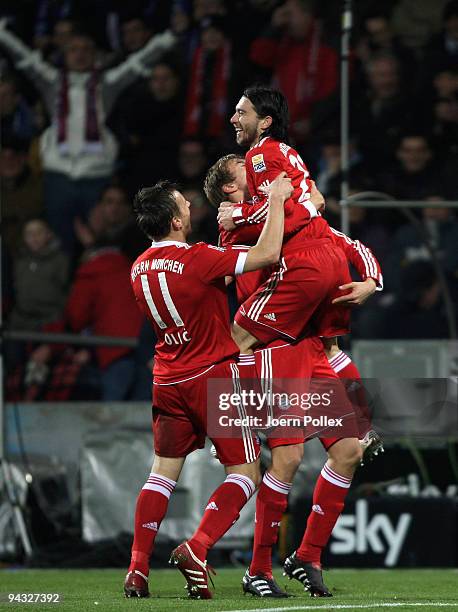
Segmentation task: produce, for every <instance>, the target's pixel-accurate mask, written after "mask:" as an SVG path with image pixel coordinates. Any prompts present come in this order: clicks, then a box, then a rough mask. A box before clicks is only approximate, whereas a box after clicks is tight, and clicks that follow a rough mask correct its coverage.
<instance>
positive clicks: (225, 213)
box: [217, 202, 235, 232]
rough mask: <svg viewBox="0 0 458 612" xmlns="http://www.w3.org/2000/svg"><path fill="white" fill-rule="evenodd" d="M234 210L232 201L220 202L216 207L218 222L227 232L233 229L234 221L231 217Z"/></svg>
mask: <svg viewBox="0 0 458 612" xmlns="http://www.w3.org/2000/svg"><path fill="white" fill-rule="evenodd" d="M233 211H234V205H233V204H232V202H221V204H220V205H219V208H218V217H217V219H218V223H219V224H220V225H221V227H222V228H223V229H225V230H226V231H227V232H230V231H232V230H233V229H235V223H234V221H233V219H232V213H233Z"/></svg>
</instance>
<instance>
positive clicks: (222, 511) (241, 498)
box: [188, 474, 256, 561]
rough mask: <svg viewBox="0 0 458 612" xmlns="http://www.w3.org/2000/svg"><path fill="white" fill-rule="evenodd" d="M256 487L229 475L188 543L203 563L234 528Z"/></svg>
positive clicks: (240, 478) (250, 481) (238, 475)
mask: <svg viewBox="0 0 458 612" xmlns="http://www.w3.org/2000/svg"><path fill="white" fill-rule="evenodd" d="M255 490H256V487H255V484H254V482H253V481H252V480H250V478H247V477H246V476H242V475H241V474H229V476H228V477H227V478H226V480H225V481H224V482H223V484H221V485H220V486H219V487H218V488H217V489H216V491H214V493H213V495H212V496H211V497H210V499H209V500H208V503H207V507H206V508H205V512H204V515H203V517H202V520H201V521H200V525H199V527H198V528H197V529H196V531H195V533H194V535H193V536H192V538H191V539H190V540H189V541H188V544H189V546H190V547H191V549H192V551H193V553H194V554H195V555H196V556H197V557H198V558H199V559H200V560H201V561H204V560H205V559H206V557H207V552H208V550H209V549H210V548H211V547H212V546H213V545H214V544H215V542H217V541H218V540H219V539H220V538H222V537H223V535H224V534H225V533H226V531H228V530H229V529H230V527H232V525H233V524H234V523H235V522H236V521H237V519H238V518H239V512H240V510H241V509H242V508H243V506H244V505H245V504H246V503H247V501H248V500H249V499H250V497H251V496H252V495H253V493H254V492H255Z"/></svg>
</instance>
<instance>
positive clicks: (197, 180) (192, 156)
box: [178, 139, 209, 190]
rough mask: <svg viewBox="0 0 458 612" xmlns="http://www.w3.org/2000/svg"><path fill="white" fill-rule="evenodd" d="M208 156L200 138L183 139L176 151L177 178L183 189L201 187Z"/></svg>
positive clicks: (198, 188)
mask: <svg viewBox="0 0 458 612" xmlns="http://www.w3.org/2000/svg"><path fill="white" fill-rule="evenodd" d="M208 165H209V164H208V156H207V151H206V149H205V145H204V143H203V142H202V141H201V140H192V139H188V140H183V141H182V143H181V145H180V150H179V152H178V171H179V174H178V180H179V182H180V185H182V187H183V189H197V190H200V189H202V185H203V182H204V178H205V173H206V171H207V169H208Z"/></svg>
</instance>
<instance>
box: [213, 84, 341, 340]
mask: <svg viewBox="0 0 458 612" xmlns="http://www.w3.org/2000/svg"><path fill="white" fill-rule="evenodd" d="M231 123H232V124H233V126H234V128H235V131H236V139H237V143H238V144H239V145H241V146H246V147H249V150H248V152H247V154H246V157H245V160H246V171H247V184H248V191H249V193H250V195H251V197H252V198H253V202H252V203H247V202H245V203H242V204H241V205H240V206H237V207H235V208H232V207H231V209H230V210H229V211H227V210H226V209H224V207H223V208H222V209H221V211H220V212H219V215H218V221H219V223H220V224H221V225H222V226H223V228H224V229H226V230H233V229H234V228H235V227H239V226H241V225H247V224H253V223H262V222H263V220H264V219H265V213H266V210H267V208H266V205H267V204H266V202H267V196H266V188H267V187H268V186H269V184H270V181H271V180H272V179H273V178H274V176H275V175H276V174H278V172H280V171H282V170H283V171H285V172H286V173H287V175H288V176H289V177H290V178H291V180H292V184H293V187H294V192H293V195H292V197H291V199H290V200H288V201H287V202H286V204H285V237H284V242H283V249H282V258H281V261H280V264H279V266H278V267H277V268H276V270H275V271H274V272H273V273H272V275H271V277H270V278H269V279H268V280H267V281H266V282H265V283H264V285H262V286H261V287H259V288H258V290H257V291H256V292H255V293H254V294H253V295H252V296H251V297H250V298H248V300H246V302H245V303H244V304H243V305H242V306H241V308H240V309H239V311H238V313H237V315H236V318H235V325H234V330H233V336H234V338H235V340H236V342H237V344H238V345H239V346H240V347H241V350H242V351H244V350H246V349H248V348H250V347H252V346H254V345H255V344H256V343H262V344H267V343H268V342H270V341H271V340H273V339H276V338H280V337H282V338H286V339H289V340H290V341H291V340H293V341H294V340H295V339H297V338H299V337H300V336H301V334H303V331H304V329H305V328H306V326H308V324H309V322H310V319H311V317H312V315H313V316H314V321H315V324H316V329H315V332H316V335H319V336H324V337H334V336H337V335H343V334H346V333H348V331H349V329H348V325H349V317H348V309H347V308H344V307H343V306H339V307H334V308H333V309H332V319H329V317H328V310H329V305H330V304H331V302H332V300H333V299H334V298H336V297H338V296H341V295H342V291H341V290H339V289H338V288H339V287H340V286H342V285H345V284H347V283H348V282H350V281H351V278H350V275H349V271H348V265H347V262H346V259H345V256H344V254H343V252H342V250H341V249H339V248H338V247H336V246H335V245H334V242H333V239H332V236H331V232H330V230H329V226H328V224H327V222H326V221H325V220H324V219H323V217H321V216H316V215H317V212H316V209H315V207H314V206H313V205H312V204H311V202H310V188H311V181H310V179H309V173H308V171H307V169H306V167H305V165H304V162H303V161H302V159H301V157H300V156H299V154H298V153H297V151H295V150H294V149H292V148H291V147H290V146H288V145H287V144H286V139H287V129H288V106H287V102H286V99H285V97H284V96H283V94H281V93H280V92H279V91H276V90H274V89H271V88H267V87H251V88H248V89H247V90H245V92H244V95H243V96H242V98H241V99H240V101H239V102H238V104H237V106H236V112H235V113H234V115H233V117H232V118H231ZM314 214H315V218H312V217H313V216H314Z"/></svg>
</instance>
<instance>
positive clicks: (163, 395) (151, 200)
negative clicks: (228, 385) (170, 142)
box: [124, 173, 292, 599]
mask: <svg viewBox="0 0 458 612" xmlns="http://www.w3.org/2000/svg"><path fill="white" fill-rule="evenodd" d="M272 187H273V189H272V190H271V193H270V197H269V202H270V204H269V206H270V212H269V214H268V218H267V222H266V224H265V227H264V229H263V231H262V233H261V235H260V237H259V240H258V242H257V244H256V245H255V246H254V247H252V248H251V249H248V248H243V247H242V248H241V249H240V248H238V249H237V248H233V249H222V248H219V247H213V246H211V245H207V244H204V243H198V244H195V245H192V246H191V245H189V244H188V243H187V242H186V238H187V236H188V234H189V232H190V231H191V221H190V203H189V202H188V201H187V200H186V199H185V198H184V197H183V195H182V194H181V193H180V192H179V191H177V189H176V187H175V186H174V185H173V184H171V183H168V182H160V183H158V184H157V185H154V186H153V187H149V188H146V189H142V190H141V191H140V192H139V193H138V194H137V196H136V198H135V203H134V208H135V212H136V214H137V222H138V224H139V226H140V228H141V229H142V230H143V231H144V232H145V233H146V234H147V236H148V237H149V238H150V239H152V240H153V243H152V245H151V247H150V248H149V249H147V250H146V251H145V252H144V253H143V254H142V255H140V257H139V258H138V259H137V261H136V262H135V263H134V265H133V267H132V274H131V282H132V286H133V290H134V293H135V297H136V299H137V302H138V304H139V307H140V309H141V310H142V311H143V312H144V313H145V315H146V316H147V317H148V319H149V321H150V322H151V324H152V325H153V327H154V330H155V332H156V336H157V338H158V341H157V344H156V355H155V365H154V386H153V433H154V447H155V453H156V454H155V459H154V463H153V466H152V470H151V474H150V476H149V478H148V480H147V482H146V483H145V485H144V486H143V488H142V490H141V492H140V495H139V497H138V499H137V506H136V512H135V528H134V542H133V545H132V558H131V564H130V566H129V571H128V574H127V576H126V580H125V583H124V592H125V595H126V596H127V597H147V596H148V595H149V590H148V573H149V558H150V556H151V553H152V550H153V546H154V540H155V537H156V534H157V532H158V529H159V527H160V524H161V521H162V519H163V518H164V516H165V513H166V511H167V505H168V500H169V498H170V495H171V493H172V492H173V490H174V488H175V485H176V481H177V480H178V478H179V476H180V473H181V470H182V467H183V464H184V461H185V458H186V456H187V455H188V454H189V453H191V452H192V451H193V450H195V449H197V448H202V447H203V446H204V444H205V435H206V431H207V415H206V405H207V397H206V396H207V381H208V379H209V378H210V377H213V378H221V379H227V380H228V381H232V383H233V385H234V387H233V389H232V391H233V392H236V389H237V388H238V386H237V385H238V382H239V381H238V378H239V373H240V370H239V368H240V367H242V368H243V367H246V365H245V364H242V363H241V364H238V363H237V362H236V360H235V358H236V356H237V355H238V353H239V348H238V346H237V345H236V344H235V343H234V341H233V339H232V337H231V333H230V329H229V312H228V305H227V297H226V290H225V280H224V279H225V276H232V275H238V274H241V273H243V272H248V271H252V270H256V269H258V268H262V267H265V266H268V265H271V264H273V263H275V262H276V261H278V258H279V255H280V249H281V242H282V237H283V219H284V215H283V204H284V202H285V199H287V198H288V197H289V196H290V195H291V192H292V187H291V181H290V179H288V178H285V176H284V173H281V174H280V175H279V176H278V178H277V179H276V180H275V181H274V183H273V186H272ZM238 416H240V415H238ZM240 430H241V431H240V432H239V435H237V436H234V438H231V439H227V438H225V439H216V438H213V443H214V445H215V447H216V448H217V451H218V456H219V458H220V461H221V463H222V464H223V465H224V466H225V468H226V472H227V474H228V476H227V478H226V480H225V481H224V483H223V484H222V485H221V486H220V487H218V488H217V489H216V491H215V492H214V493H213V495H212V496H211V498H210V500H209V501H208V505H207V508H206V510H205V512H204V515H203V517H202V521H201V523H200V525H199V527H198V529H197V531H196V532H195V534H194V535H193V536H192V538H191V539H190V540H189V541H188V542H185V543H183V544H182V545H181V546H179V547H178V548H177V549H175V550H174V551H173V553H172V556H171V562H172V564H173V565H175V566H176V567H177V568H178V569H179V570H180V571H181V572H182V573H183V575H184V576H185V577H186V581H187V586H188V592H189V595H190V596H191V597H193V598H196V599H208V598H210V597H211V591H210V590H209V589H208V584H207V578H208V576H207V565H206V556H207V551H208V549H209V548H211V547H212V546H213V544H214V543H215V542H216V541H217V540H219V539H220V538H221V537H222V536H223V535H224V534H225V533H226V531H227V530H228V529H229V528H230V527H231V526H232V524H233V523H234V522H235V521H236V520H237V518H238V515H239V511H240V510H241V508H242V507H243V506H244V505H245V503H246V502H247V501H248V499H249V498H250V497H251V495H252V494H253V493H254V492H255V490H256V487H257V486H258V484H259V480H260V474H259V460H258V456H259V444H258V441H257V439H256V437H255V436H254V435H253V434H252V433H251V431H250V429H249V428H247V427H242V426H241V427H240ZM215 507H216V508H218V509H219V512H217V513H216V512H214V508H215Z"/></svg>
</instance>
